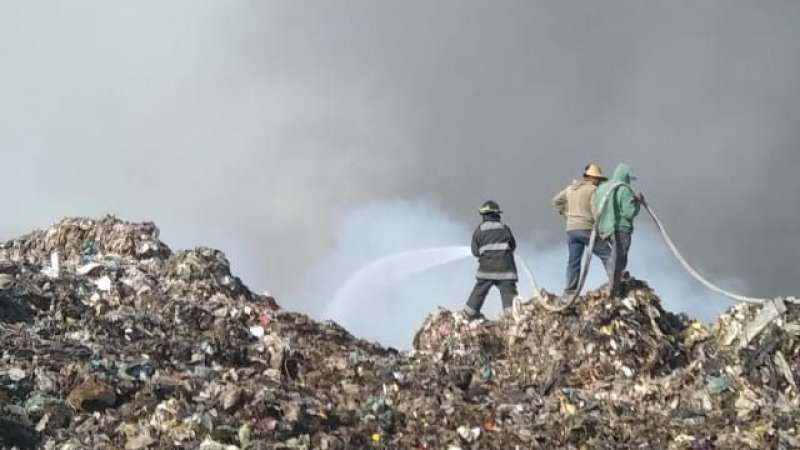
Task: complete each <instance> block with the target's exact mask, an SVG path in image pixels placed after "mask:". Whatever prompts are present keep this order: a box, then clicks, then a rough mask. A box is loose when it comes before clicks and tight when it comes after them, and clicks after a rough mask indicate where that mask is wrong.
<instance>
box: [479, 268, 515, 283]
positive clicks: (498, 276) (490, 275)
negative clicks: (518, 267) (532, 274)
mask: <svg viewBox="0 0 800 450" xmlns="http://www.w3.org/2000/svg"><path fill="white" fill-rule="evenodd" d="M475 278H479V279H481V280H498V281H501V280H516V279H517V273H516V272H483V271H481V270H479V271H478V273H477V274H476V275H475Z"/></svg>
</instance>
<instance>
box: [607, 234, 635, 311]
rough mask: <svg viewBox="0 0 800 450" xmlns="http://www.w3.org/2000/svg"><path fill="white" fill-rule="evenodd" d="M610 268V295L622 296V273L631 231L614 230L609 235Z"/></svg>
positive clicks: (629, 247)
mask: <svg viewBox="0 0 800 450" xmlns="http://www.w3.org/2000/svg"><path fill="white" fill-rule="evenodd" d="M610 241H611V270H609V277H610V278H609V292H610V293H611V296H612V297H621V296H622V294H623V293H622V274H623V273H625V269H626V268H627V267H628V251H629V250H630V249H631V233H630V232H628V231H616V232H614V234H612V235H611V237H610Z"/></svg>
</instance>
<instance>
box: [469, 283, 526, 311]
mask: <svg viewBox="0 0 800 450" xmlns="http://www.w3.org/2000/svg"><path fill="white" fill-rule="evenodd" d="M492 286H497V289H499V290H500V297H501V298H502V300H503V309H506V308H511V304H512V302H513V301H514V297H516V296H517V282H516V281H514V280H481V279H478V280H477V281H476V282H475V287H474V288H473V289H472V293H471V294H470V295H469V300H467V311H468V312H469V313H470V314H473V315H476V314H478V313H480V312H481V308H483V302H484V301H485V300H486V294H488V293H489V289H491V288H492Z"/></svg>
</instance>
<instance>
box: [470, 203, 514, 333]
mask: <svg viewBox="0 0 800 450" xmlns="http://www.w3.org/2000/svg"><path fill="white" fill-rule="evenodd" d="M479 212H480V215H481V217H482V219H483V220H482V221H481V224H480V225H479V226H478V228H477V229H475V233H474V234H473V236H472V254H473V255H474V256H475V257H476V258H478V272H477V274H476V275H475V278H476V282H475V288H474V289H473V290H472V294H470V296H469V300H468V301H467V306H466V307H465V308H464V315H465V316H466V317H467V318H468V319H471V320H472V319H482V318H483V315H482V314H481V308H482V307H483V302H484V301H485V300H486V294H488V293H489V289H491V288H492V286H497V289H498V290H499V291H500V296H501V298H502V301H503V309H507V308H510V307H511V305H512V302H513V300H514V297H516V296H517V279H518V277H517V265H516V263H515V262H514V250H516V248H517V243H516V241H515V240H514V235H513V233H511V229H510V228H509V227H508V225H505V224H504V223H503V222H501V221H500V214H502V211H501V210H500V206H499V205H498V204H497V202H494V201H492V200H489V201H487V202H485V203H484V204H483V205H482V206H481V208H480V210H479Z"/></svg>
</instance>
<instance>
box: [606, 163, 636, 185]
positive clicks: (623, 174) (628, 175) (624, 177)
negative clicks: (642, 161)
mask: <svg viewBox="0 0 800 450" xmlns="http://www.w3.org/2000/svg"><path fill="white" fill-rule="evenodd" d="M635 179H636V177H635V176H634V175H633V173H632V172H631V168H630V166H628V165H627V164H624V163H622V164H620V165H618V166H617V168H616V169H614V175H612V176H611V181H621V182H623V183H628V184H630V182H631V180H635Z"/></svg>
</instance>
